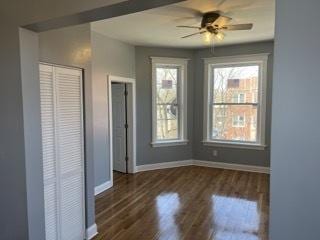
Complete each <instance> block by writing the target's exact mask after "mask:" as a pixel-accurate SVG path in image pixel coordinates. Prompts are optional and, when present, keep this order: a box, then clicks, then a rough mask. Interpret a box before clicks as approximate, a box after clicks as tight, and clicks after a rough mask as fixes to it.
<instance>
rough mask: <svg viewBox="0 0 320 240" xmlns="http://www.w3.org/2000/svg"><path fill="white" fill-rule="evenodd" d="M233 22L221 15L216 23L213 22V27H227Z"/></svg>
mask: <svg viewBox="0 0 320 240" xmlns="http://www.w3.org/2000/svg"><path fill="white" fill-rule="evenodd" d="M231 20H232V18H231V17H227V16H222V15H221V16H220V17H218V19H217V20H215V21H214V22H213V25H218V26H225V25H227V24H228V23H229V22H230V21H231Z"/></svg>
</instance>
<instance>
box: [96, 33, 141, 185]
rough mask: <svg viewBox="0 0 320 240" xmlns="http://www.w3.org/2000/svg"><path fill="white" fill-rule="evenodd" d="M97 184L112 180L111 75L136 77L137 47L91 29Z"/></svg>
mask: <svg viewBox="0 0 320 240" xmlns="http://www.w3.org/2000/svg"><path fill="white" fill-rule="evenodd" d="M91 43H92V79H93V86H92V91H93V99H92V100H93V119H94V122H93V126H94V148H93V149H94V172H95V186H98V185H100V184H102V183H104V182H106V181H109V180H110V174H109V173H110V158H109V153H110V149H109V131H110V130H109V117H108V106H107V103H108V94H107V92H108V91H107V75H108V74H110V75H115V76H120V77H129V78H135V49H134V47H133V46H131V45H129V44H125V43H122V42H120V41H118V40H113V39H111V38H108V37H106V36H104V35H102V34H99V33H96V32H91Z"/></svg>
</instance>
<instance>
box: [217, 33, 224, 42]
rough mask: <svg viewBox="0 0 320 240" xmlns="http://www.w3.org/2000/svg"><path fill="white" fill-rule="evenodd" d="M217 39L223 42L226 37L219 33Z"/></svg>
mask: <svg viewBox="0 0 320 240" xmlns="http://www.w3.org/2000/svg"><path fill="white" fill-rule="evenodd" d="M215 37H216V38H217V40H219V41H222V40H223V39H224V37H225V35H224V33H223V32H218V33H217V34H215Z"/></svg>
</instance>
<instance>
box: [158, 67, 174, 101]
mask: <svg viewBox="0 0 320 240" xmlns="http://www.w3.org/2000/svg"><path fill="white" fill-rule="evenodd" d="M156 74H157V75H156V76H157V103H173V102H176V101H177V80H178V68H165V67H158V68H157V70H156Z"/></svg>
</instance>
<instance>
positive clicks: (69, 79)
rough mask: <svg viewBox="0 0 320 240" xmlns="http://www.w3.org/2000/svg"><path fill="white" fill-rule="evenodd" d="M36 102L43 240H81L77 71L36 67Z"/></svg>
mask: <svg viewBox="0 0 320 240" xmlns="http://www.w3.org/2000/svg"><path fill="white" fill-rule="evenodd" d="M40 97H41V124H42V145H43V173H44V199H45V226H46V240H82V239H84V227H85V221H84V216H85V215H84V210H85V204H84V151H83V121H82V119H83V113H82V106H83V103H82V71H81V70H79V69H71V68H63V67H56V66H50V65H45V64H40Z"/></svg>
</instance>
